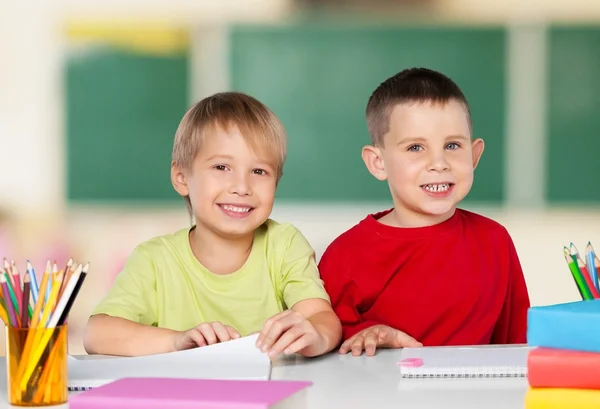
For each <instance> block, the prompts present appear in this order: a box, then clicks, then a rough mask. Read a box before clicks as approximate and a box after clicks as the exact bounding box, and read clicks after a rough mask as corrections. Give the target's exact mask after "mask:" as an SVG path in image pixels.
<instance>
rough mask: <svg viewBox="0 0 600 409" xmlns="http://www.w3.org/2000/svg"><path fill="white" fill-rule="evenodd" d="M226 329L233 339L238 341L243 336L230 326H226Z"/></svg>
mask: <svg viewBox="0 0 600 409" xmlns="http://www.w3.org/2000/svg"><path fill="white" fill-rule="evenodd" d="M225 329H226V330H227V332H228V333H229V336H230V337H231V339H237V338H239V337H241V336H242V335H241V334H240V333H239V332H238V331H237V330H236V329H235V328H233V327H230V326H229V325H225Z"/></svg>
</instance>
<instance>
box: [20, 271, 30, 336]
mask: <svg viewBox="0 0 600 409" xmlns="http://www.w3.org/2000/svg"><path fill="white" fill-rule="evenodd" d="M30 287H31V279H30V278H29V273H25V277H24V278H23V302H22V303H21V305H22V306H23V308H22V309H21V327H22V328H28V327H29V309H28V307H29V294H31V288H30Z"/></svg>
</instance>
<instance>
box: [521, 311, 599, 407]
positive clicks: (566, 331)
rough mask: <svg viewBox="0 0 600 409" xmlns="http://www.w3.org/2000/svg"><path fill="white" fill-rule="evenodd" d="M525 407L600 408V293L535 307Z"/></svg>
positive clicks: (530, 318)
mask: <svg viewBox="0 0 600 409" xmlns="http://www.w3.org/2000/svg"><path fill="white" fill-rule="evenodd" d="M527 343H528V345H529V346H531V347H533V348H532V349H531V350H530V352H529V354H528V358H527V379H528V383H529V388H528V390H527V394H526V398H525V407H526V409H540V408H544V409H552V408H569V409H580V408H586V409H587V408H590V409H591V408H600V299H594V300H586V301H577V302H571V303H564V304H556V305H549V306H540V307H532V308H530V309H529V312H528V319H527Z"/></svg>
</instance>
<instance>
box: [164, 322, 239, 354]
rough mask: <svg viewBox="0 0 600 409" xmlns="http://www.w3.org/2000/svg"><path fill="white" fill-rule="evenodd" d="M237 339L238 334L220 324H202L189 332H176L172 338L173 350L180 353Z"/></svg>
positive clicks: (233, 329)
mask: <svg viewBox="0 0 600 409" xmlns="http://www.w3.org/2000/svg"><path fill="white" fill-rule="evenodd" d="M239 337H240V333H239V332H237V330H236V329H235V328H233V327H230V326H229V325H223V324H222V323H220V322H203V323H202V324H200V325H198V326H197V327H194V328H192V329H190V330H187V331H178V332H176V333H175V336H174V338H173V349H174V350H175V351H181V350H183V349H190V348H195V347H202V346H206V345H212V344H216V343H218V342H224V341H230V340H232V339H235V338H239Z"/></svg>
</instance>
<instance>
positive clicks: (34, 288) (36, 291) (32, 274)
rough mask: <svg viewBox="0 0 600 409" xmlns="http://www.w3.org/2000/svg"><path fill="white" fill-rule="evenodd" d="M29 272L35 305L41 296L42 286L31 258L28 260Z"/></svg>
mask: <svg viewBox="0 0 600 409" xmlns="http://www.w3.org/2000/svg"><path fill="white" fill-rule="evenodd" d="M27 272H28V273H29V278H31V298H32V300H33V305H35V303H36V302H37V299H38V296H39V292H40V288H39V287H38V282H37V278H36V276H35V270H34V269H33V267H32V265H31V263H30V262H29V260H27Z"/></svg>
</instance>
